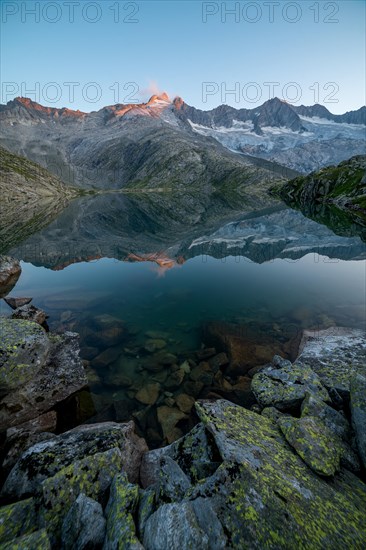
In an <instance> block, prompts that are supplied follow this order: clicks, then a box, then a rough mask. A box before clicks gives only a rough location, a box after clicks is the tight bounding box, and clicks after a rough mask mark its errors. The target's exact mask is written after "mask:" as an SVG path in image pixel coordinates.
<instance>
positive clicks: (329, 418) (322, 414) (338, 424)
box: [301, 394, 350, 440]
mask: <svg viewBox="0 0 366 550" xmlns="http://www.w3.org/2000/svg"><path fill="white" fill-rule="evenodd" d="M301 416H302V417H304V416H315V417H317V418H319V419H320V420H321V421H322V422H323V423H324V424H325V425H326V426H327V428H329V430H330V431H331V432H332V433H333V434H335V435H337V436H338V437H340V438H341V439H344V440H347V439H348V438H349V436H350V425H349V423H348V420H347V419H346V417H345V416H344V414H343V413H341V412H339V411H336V410H335V409H333V407H330V406H329V405H327V404H326V403H324V401H322V400H321V399H318V398H317V397H314V396H313V395H311V394H307V395H306V397H305V399H304V401H303V402H302V404H301Z"/></svg>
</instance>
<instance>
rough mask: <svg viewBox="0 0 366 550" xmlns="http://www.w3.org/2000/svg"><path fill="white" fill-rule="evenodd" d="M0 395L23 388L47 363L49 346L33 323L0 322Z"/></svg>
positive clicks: (18, 320)
mask: <svg viewBox="0 0 366 550" xmlns="http://www.w3.org/2000/svg"><path fill="white" fill-rule="evenodd" d="M0 334H1V343H0V395H1V394H2V395H4V394H5V395H6V394H7V393H9V392H10V391H11V390H14V389H16V388H19V387H21V386H24V385H25V384H26V383H27V382H29V381H30V380H31V379H32V378H35V376H36V375H37V373H38V372H39V370H40V369H41V367H42V366H43V365H44V364H45V362H46V361H47V358H48V355H49V352H50V347H51V346H50V342H49V339H48V337H47V335H46V333H45V331H44V330H43V329H42V328H41V327H40V326H39V325H38V324H36V323H33V322H30V321H24V320H20V319H17V320H12V319H7V318H4V317H1V318H0Z"/></svg>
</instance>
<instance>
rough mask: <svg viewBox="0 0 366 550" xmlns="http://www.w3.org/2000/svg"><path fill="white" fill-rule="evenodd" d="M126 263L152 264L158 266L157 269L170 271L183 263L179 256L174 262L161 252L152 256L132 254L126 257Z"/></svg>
mask: <svg viewBox="0 0 366 550" xmlns="http://www.w3.org/2000/svg"><path fill="white" fill-rule="evenodd" d="M126 261H127V262H154V263H156V264H158V266H159V267H163V268H164V269H171V268H173V267H175V266H176V265H177V264H178V265H181V264H183V263H184V262H185V260H184V258H183V257H182V256H179V258H177V259H176V260H172V259H171V258H169V257H168V256H166V254H164V253H161V252H156V253H152V254H139V255H138V254H133V253H132V252H131V253H130V254H128V256H127V257H126Z"/></svg>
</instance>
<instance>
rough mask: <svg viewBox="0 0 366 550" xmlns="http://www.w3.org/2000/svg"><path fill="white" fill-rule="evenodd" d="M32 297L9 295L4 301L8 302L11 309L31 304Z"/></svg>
mask: <svg viewBox="0 0 366 550" xmlns="http://www.w3.org/2000/svg"><path fill="white" fill-rule="evenodd" d="M32 299H33V298H17V297H15V296H8V297H7V298H4V302H6V303H7V304H8V306H9V307H11V309H17V308H18V307H22V306H26V305H27V304H30V303H31V301H32Z"/></svg>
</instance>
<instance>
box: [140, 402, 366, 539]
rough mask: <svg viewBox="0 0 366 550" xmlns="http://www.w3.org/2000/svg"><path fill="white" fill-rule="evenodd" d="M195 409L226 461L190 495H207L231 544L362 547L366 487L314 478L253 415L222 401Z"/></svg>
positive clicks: (348, 478) (343, 477)
mask: <svg viewBox="0 0 366 550" xmlns="http://www.w3.org/2000/svg"><path fill="white" fill-rule="evenodd" d="M196 408H197V412H198V414H199V416H200V418H201V421H202V422H203V423H204V425H205V427H206V429H207V430H209V431H210V432H211V434H212V436H213V437H214V439H215V443H216V445H217V449H218V451H219V453H220V455H221V458H222V460H223V464H222V465H221V466H220V467H219V468H218V469H217V470H216V472H215V473H214V474H213V475H212V476H211V477H208V478H207V479H206V480H202V482H201V483H200V484H198V485H197V486H196V488H195V492H192V496H191V498H192V499H196V498H197V497H202V498H205V499H210V500H211V504H212V506H213V508H214V510H215V513H216V514H217V516H218V519H219V521H220V522H221V524H222V525H223V527H224V532H225V533H226V534H228V536H229V537H230V545H231V547H232V548H236V549H238V550H239V549H242V548H294V547H296V546H298V547H300V548H312V549H315V550H322V549H324V548H329V549H330V548H339V547H352V548H362V547H364V546H365V544H366V523H365V515H364V510H365V506H366V486H365V484H364V483H362V482H361V481H360V480H359V479H358V478H357V477H356V476H354V475H353V474H351V473H349V472H348V473H344V472H341V473H339V474H336V475H335V477H334V478H333V480H332V481H331V482H329V481H327V480H325V479H324V478H323V477H320V476H318V475H317V474H315V473H314V472H313V471H312V470H310V469H309V468H308V467H307V465H306V464H305V463H304V461H303V460H302V459H301V458H300V457H299V456H298V455H297V454H296V453H294V452H293V451H292V450H291V448H290V447H289V445H288V444H287V442H286V441H285V439H284V437H283V436H282V435H281V433H280V431H279V430H278V428H277V426H276V425H275V424H274V423H273V422H272V421H271V420H269V419H267V418H265V417H263V416H261V415H258V414H256V413H254V412H251V411H248V410H246V409H243V408H241V407H238V406H236V405H233V404H231V403H228V402H226V401H222V400H219V401H216V402H214V403H212V402H200V403H198V404H197V405H196ZM183 502H184V501H183ZM158 511H159V510H158ZM154 515H155V514H154ZM152 517H154V516H152ZM150 521H151V518H150ZM150 532H151V531H150ZM146 536H147V535H146V531H145V538H146ZM144 540H145V539H144Z"/></svg>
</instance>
